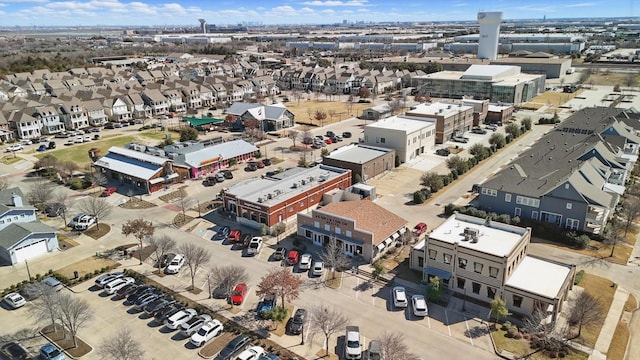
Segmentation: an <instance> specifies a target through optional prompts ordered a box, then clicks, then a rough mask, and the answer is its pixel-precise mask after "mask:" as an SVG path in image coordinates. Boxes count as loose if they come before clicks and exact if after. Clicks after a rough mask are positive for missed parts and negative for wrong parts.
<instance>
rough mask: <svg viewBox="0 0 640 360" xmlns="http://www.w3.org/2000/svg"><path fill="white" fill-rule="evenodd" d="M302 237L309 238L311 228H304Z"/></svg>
mask: <svg viewBox="0 0 640 360" xmlns="http://www.w3.org/2000/svg"><path fill="white" fill-rule="evenodd" d="M304 237H306V238H307V239H311V230H305V231H304Z"/></svg>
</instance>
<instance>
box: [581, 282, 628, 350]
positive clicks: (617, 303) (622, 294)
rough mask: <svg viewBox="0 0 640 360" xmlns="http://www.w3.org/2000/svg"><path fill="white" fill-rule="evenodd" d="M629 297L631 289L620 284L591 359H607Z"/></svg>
mask: <svg viewBox="0 0 640 360" xmlns="http://www.w3.org/2000/svg"><path fill="white" fill-rule="evenodd" d="M628 297H629V291H627V290H626V289H624V288H621V287H620V286H618V288H617V289H616V293H615V294H614V295H613V301H612V302H611V307H610V308H609V312H608V313H607V317H606V318H605V320H604V324H603V325H602V330H600V335H598V340H597V341H596V346H595V348H594V349H593V352H592V353H591V356H589V360H600V359H602V360H605V359H606V358H607V356H606V353H607V351H609V345H611V340H612V339H613V334H614V333H615V331H616V326H618V321H620V316H622V312H623V311H624V304H625V303H626V302H627V298H628Z"/></svg>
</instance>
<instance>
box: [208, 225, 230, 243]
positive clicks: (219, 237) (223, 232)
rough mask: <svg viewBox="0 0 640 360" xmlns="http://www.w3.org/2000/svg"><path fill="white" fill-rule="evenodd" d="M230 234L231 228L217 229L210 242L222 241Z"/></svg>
mask: <svg viewBox="0 0 640 360" xmlns="http://www.w3.org/2000/svg"><path fill="white" fill-rule="evenodd" d="M230 233H231V228H230V227H228V226H223V227H221V228H220V229H218V231H217V232H216V234H215V235H213V239H212V240H215V241H223V240H225V239H226V238H227V237H228V236H229V234H230Z"/></svg>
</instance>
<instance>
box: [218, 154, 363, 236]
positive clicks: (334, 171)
mask: <svg viewBox="0 0 640 360" xmlns="http://www.w3.org/2000/svg"><path fill="white" fill-rule="evenodd" d="M349 186H351V170H346V169H339V168H336V167H331V166H326V165H318V166H314V167H312V168H292V169H289V170H287V171H284V172H282V173H279V174H276V175H273V176H268V177H264V178H253V179H248V180H245V181H242V182H240V183H238V184H236V185H234V186H232V187H230V188H229V189H228V190H226V191H225V192H224V194H223V202H224V207H225V209H227V210H228V211H230V212H231V213H233V214H234V215H235V216H236V221H237V222H238V223H241V224H243V225H246V226H249V227H253V228H256V229H259V228H260V227H262V224H264V225H266V226H267V227H268V228H269V229H272V228H273V226H274V225H276V224H278V223H280V222H284V223H288V222H295V220H296V217H295V216H296V214H298V213H299V212H302V211H305V210H307V209H310V208H315V207H316V206H317V205H318V204H319V203H320V202H321V201H322V196H323V195H324V194H325V193H327V192H329V191H332V190H334V189H346V188H348V187H349Z"/></svg>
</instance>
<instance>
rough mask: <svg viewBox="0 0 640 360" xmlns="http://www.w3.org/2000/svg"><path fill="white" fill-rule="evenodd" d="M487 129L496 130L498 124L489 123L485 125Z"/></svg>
mask: <svg viewBox="0 0 640 360" xmlns="http://www.w3.org/2000/svg"><path fill="white" fill-rule="evenodd" d="M487 129H489V130H491V131H496V130H498V125H496V124H489V125H487Z"/></svg>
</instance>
